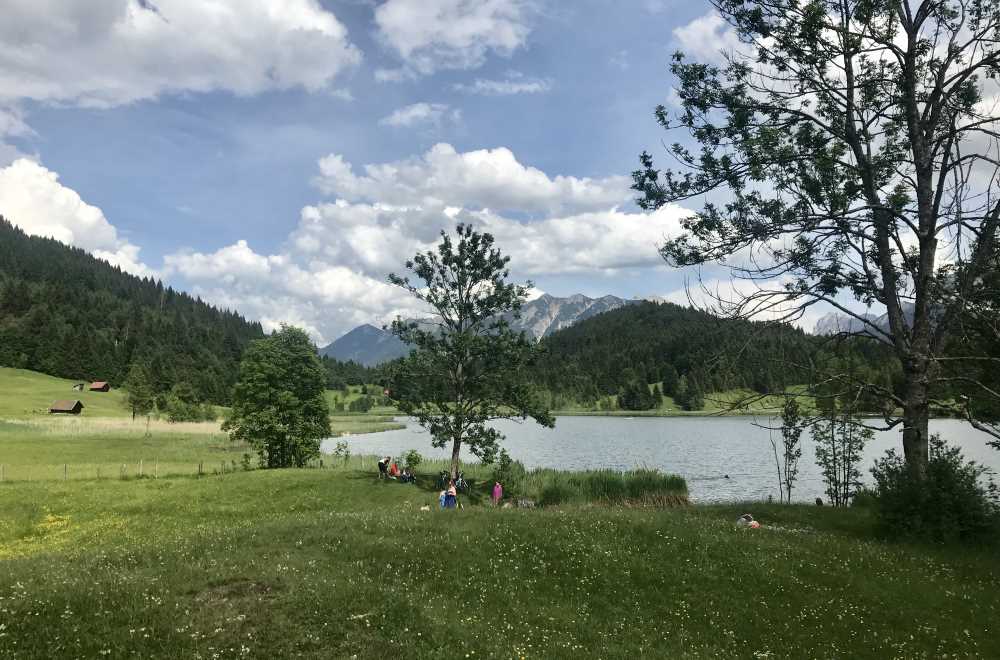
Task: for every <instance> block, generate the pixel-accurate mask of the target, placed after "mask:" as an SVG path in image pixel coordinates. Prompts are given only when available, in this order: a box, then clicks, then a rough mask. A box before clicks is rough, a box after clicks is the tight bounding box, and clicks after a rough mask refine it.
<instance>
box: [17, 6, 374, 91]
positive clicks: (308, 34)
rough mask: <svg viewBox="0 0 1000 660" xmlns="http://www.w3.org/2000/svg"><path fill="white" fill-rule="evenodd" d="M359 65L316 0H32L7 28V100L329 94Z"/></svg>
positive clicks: (333, 20)
mask: <svg viewBox="0 0 1000 660" xmlns="http://www.w3.org/2000/svg"><path fill="white" fill-rule="evenodd" d="M360 59H361V53H360V51H359V50H358V49H357V48H356V47H355V46H353V45H352V44H351V43H350V41H349V39H348V35H347V30H346V28H345V27H344V26H343V24H341V23H340V22H339V21H338V20H337V18H336V17H335V16H334V15H333V14H332V13H330V12H329V11H327V10H325V9H324V8H323V7H322V6H321V5H320V4H319V2H318V1H317V0H213V1H212V2H205V1H204V0H157V1H156V3H155V6H154V5H153V3H151V2H148V1H147V0H104V1H102V2H93V1H92V0H31V1H22V2H14V3H6V4H5V6H4V9H3V20H2V21H0V97H6V98H12V99H13V98H31V99H35V100H40V101H54V102H70V103H79V104H82V105H92V106H112V105H118V104H123V103H129V102H133V101H137V100H141V99H149V98H155V97H157V96H159V95H161V94H164V93H171V92H184V91H195V92H206V91H212V90H226V91H230V92H234V93H236V94H255V93H259V92H262V91H265V90H271V89H287V88H292V87H303V88H305V89H308V90H310V91H316V90H320V89H324V88H326V87H327V86H328V85H329V84H330V82H331V81H332V80H333V79H334V78H335V77H336V76H337V75H338V74H340V73H341V72H342V71H344V70H345V69H347V68H349V67H351V66H353V65H354V64H356V63H357V62H358V61H360Z"/></svg>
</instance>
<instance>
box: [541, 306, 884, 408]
mask: <svg viewBox="0 0 1000 660" xmlns="http://www.w3.org/2000/svg"><path fill="white" fill-rule="evenodd" d="M542 343H543V345H544V346H545V348H546V349H547V350H546V351H545V354H544V357H543V358H542V359H541V361H540V363H539V364H538V365H537V367H536V369H537V378H536V380H537V382H538V384H539V385H540V386H542V387H544V388H545V389H547V390H549V391H551V392H553V393H557V394H560V395H562V396H566V397H569V398H571V399H573V400H575V401H577V402H579V403H581V404H583V405H591V404H592V403H593V402H595V401H597V400H598V399H599V398H601V397H603V396H605V395H610V394H621V393H623V391H625V390H627V388H628V387H629V386H633V385H643V386H645V385H647V384H650V383H662V391H663V394H665V395H667V396H672V397H674V398H675V399H678V398H686V397H687V396H692V395H697V394H700V395H705V394H708V393H710V392H718V391H723V390H730V389H738V388H740V389H743V388H745V389H750V390H754V391H757V392H761V393H766V392H776V391H780V390H782V389H784V388H786V387H788V386H790V385H798V384H803V383H807V382H810V381H811V379H813V378H814V376H815V373H814V368H813V367H811V366H810V365H815V364H816V363H817V361H818V360H821V361H823V362H826V363H830V362H831V361H834V360H837V361H841V362H843V361H844V360H848V361H850V362H853V363H854V365H853V367H852V368H854V369H860V370H865V371H867V372H868V374H867V377H868V378H869V379H870V380H871V381H872V382H879V383H882V384H884V385H885V386H886V387H891V386H892V378H893V369H894V366H893V361H892V359H891V357H890V356H888V354H887V353H886V352H885V351H884V350H883V349H882V348H881V347H879V346H877V345H876V344H875V342H872V341H867V340H854V341H853V342H851V343H850V344H849V345H845V344H843V343H841V344H840V345H839V346H835V345H833V344H831V342H830V341H829V340H828V339H827V338H822V337H815V336H812V335H807V334H806V333H804V332H802V331H801V330H798V329H796V328H793V327H791V326H787V325H782V326H777V325H770V324H766V323H761V322H750V321H736V320H729V319H721V318H718V317H715V316H712V315H710V314H707V313H705V312H702V311H698V310H695V309H691V308H685V307H680V306H678V305H674V304H670V303H652V302H643V303H637V304H633V305H628V306H626V307H622V308H620V309H616V310H614V311H611V312H606V313H604V314H600V315H598V316H595V317H593V318H590V319H586V320H584V321H581V322H579V323H577V324H576V325H574V326H572V327H570V328H566V329H564V330H560V331H559V332H557V333H555V334H553V335H551V336H549V337H547V338H545V339H544V340H543V342H542ZM679 395H680V396H679ZM679 403H681V404H682V405H683V402H681V401H679ZM685 407H686V406H685ZM693 407H694V408H698V407H700V406H698V405H694V406H693Z"/></svg>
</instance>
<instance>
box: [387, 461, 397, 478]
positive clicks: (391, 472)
mask: <svg viewBox="0 0 1000 660" xmlns="http://www.w3.org/2000/svg"><path fill="white" fill-rule="evenodd" d="M389 476H390V477H391V478H393V479H396V478H398V477H399V465H397V464H396V461H393V462H392V465H391V466H389Z"/></svg>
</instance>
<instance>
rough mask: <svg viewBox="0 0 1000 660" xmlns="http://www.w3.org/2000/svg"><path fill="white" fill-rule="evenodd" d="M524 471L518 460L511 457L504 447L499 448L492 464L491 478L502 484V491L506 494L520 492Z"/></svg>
mask: <svg viewBox="0 0 1000 660" xmlns="http://www.w3.org/2000/svg"><path fill="white" fill-rule="evenodd" d="M525 472H526V471H525V469H524V465H522V464H521V462H520V461H515V460H514V459H512V458H511V457H510V454H508V453H507V450H506V449H501V450H500V455H499V456H498V457H497V461H496V463H494V464H493V480H494V481H499V482H500V483H501V484H503V488H504V492H506V493H507V494H508V495H514V494H515V493H521V492H522V489H523V485H524V475H525Z"/></svg>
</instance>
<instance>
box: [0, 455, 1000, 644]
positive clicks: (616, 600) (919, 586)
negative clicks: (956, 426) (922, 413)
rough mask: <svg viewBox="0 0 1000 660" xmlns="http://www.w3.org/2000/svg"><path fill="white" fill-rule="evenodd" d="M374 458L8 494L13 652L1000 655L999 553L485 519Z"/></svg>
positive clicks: (6, 639) (811, 527)
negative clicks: (365, 465) (384, 474)
mask: <svg viewBox="0 0 1000 660" xmlns="http://www.w3.org/2000/svg"><path fill="white" fill-rule="evenodd" d="M432 497H433V494H432V493H428V492H425V491H424V490H423V489H422V488H421V487H415V486H411V485H403V484H399V483H395V482H392V483H386V482H377V481H376V480H375V479H374V477H373V474H372V472H371V471H365V472H359V471H357V470H354V469H351V468H346V469H333V470H331V469H327V470H299V471H268V472H265V471H258V472H237V473H233V474H226V475H221V476H213V477H206V478H202V479H194V478H175V479H160V480H155V481H154V480H133V481H116V480H113V481H104V482H94V481H90V482H84V481H80V482H73V481H69V482H65V483H63V482H55V483H46V484H41V483H30V484H24V483H19V484H12V483H5V484H0V521H2V522H0V612H2V619H0V621H2V623H3V624H4V625H3V628H2V629H0V656H2V657H8V658H52V657H219V658H226V657H262V658H263V657H292V656H300V657H316V658H320V657H358V658H381V657H385V656H386V655H395V654H405V655H408V656H410V657H444V658H455V657H457V658H463V657H465V656H466V655H467V654H468V656H469V657H481V658H576V657H603V658H634V657H727V658H735V657H770V658H778V657H789V658H802V657H813V658H835V657H853V658H863V657H873V658H874V657H878V658H883V657H921V656H935V657H937V656H943V655H944V654H945V653H947V654H950V655H957V656H960V657H997V656H998V655H1000V635H998V634H997V629H996V621H997V618H998V614H1000V590H998V587H1000V576H998V573H997V566H996V562H995V557H996V550H995V548H992V549H991V548H983V549H977V548H927V547H921V546H912V545H892V544H886V543H883V542H880V541H877V540H874V539H873V537H872V534H871V521H870V520H869V519H868V518H867V514H866V513H865V512H864V511H860V510H856V509H855V510H845V511H835V510H833V509H831V508H829V507H823V508H818V507H794V506H793V507H778V506H771V507H764V506H758V507H755V508H754V509H753V511H754V513H755V514H757V517H758V518H760V519H761V520H762V521H763V522H764V528H763V529H761V530H756V531H748V530H739V529H736V528H734V526H733V524H732V520H733V519H734V518H735V517H736V516H737V515H738V514H739V513H742V509H743V507H683V508H675V509H668V510H660V509H651V508H641V509H628V508H605V507H598V508H592V507H591V508H580V507H568V508H567V507H556V508H554V509H553V508H548V509H542V510H532V511H526V510H519V509H506V510H505V509H493V508H491V507H476V506H473V507H471V508H466V509H465V510H462V511H447V512H441V511H438V510H432V511H431V512H422V511H420V509H419V507H420V506H421V505H422V504H424V503H427V501H428V500H429V499H430V498H432Z"/></svg>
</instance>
